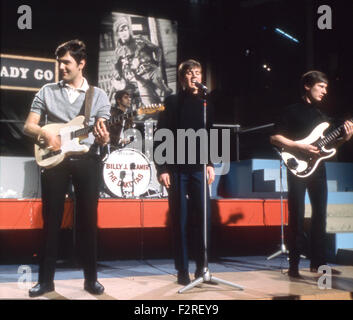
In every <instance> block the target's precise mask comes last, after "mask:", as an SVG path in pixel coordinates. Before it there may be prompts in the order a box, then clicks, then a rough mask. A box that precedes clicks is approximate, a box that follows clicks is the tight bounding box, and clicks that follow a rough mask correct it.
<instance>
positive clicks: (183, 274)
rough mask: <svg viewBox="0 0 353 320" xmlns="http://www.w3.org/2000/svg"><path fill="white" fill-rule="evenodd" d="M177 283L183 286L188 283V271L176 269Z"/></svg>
mask: <svg viewBox="0 0 353 320" xmlns="http://www.w3.org/2000/svg"><path fill="white" fill-rule="evenodd" d="M177 282H178V284H181V285H183V286H186V285H188V284H189V283H190V282H191V281H190V276H189V272H187V271H178V281H177Z"/></svg>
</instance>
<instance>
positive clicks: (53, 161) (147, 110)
mask: <svg viewBox="0 0 353 320" xmlns="http://www.w3.org/2000/svg"><path fill="white" fill-rule="evenodd" d="M164 109H165V107H164V106H163V105H161V104H152V105H148V106H143V107H140V108H138V109H136V110H133V111H130V112H127V113H123V114H121V115H119V116H117V117H116V118H115V119H114V121H111V120H107V121H106V123H105V124H106V126H107V128H109V127H111V126H113V125H115V124H117V123H121V122H122V121H123V120H124V119H125V120H126V119H129V118H132V117H134V116H137V115H142V114H153V113H156V112H160V111H163V110H164ZM84 121H85V117H84V116H78V117H76V118H74V119H72V120H71V121H69V122H68V123H51V124H47V125H45V126H43V129H45V130H48V131H51V132H53V133H56V134H57V135H58V136H60V140H61V148H60V149H59V150H56V151H53V150H51V148H50V147H48V146H46V145H45V142H44V139H40V140H39V142H38V143H37V144H35V145H34V156H35V159H36V162H37V164H38V165H39V166H40V167H43V168H47V169H48V168H52V167H55V166H56V165H58V164H59V163H61V162H62V161H63V160H64V159H65V158H66V157H67V156H68V155H72V154H83V153H86V152H88V150H89V147H88V146H87V145H84V144H81V143H80V141H81V140H83V139H85V138H87V137H88V134H89V133H90V132H92V131H93V128H94V125H90V126H85V125H84Z"/></svg>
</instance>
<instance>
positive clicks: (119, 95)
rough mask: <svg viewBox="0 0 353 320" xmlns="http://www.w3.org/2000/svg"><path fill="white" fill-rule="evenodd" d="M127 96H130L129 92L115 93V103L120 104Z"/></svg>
mask: <svg viewBox="0 0 353 320" xmlns="http://www.w3.org/2000/svg"><path fill="white" fill-rule="evenodd" d="M126 94H128V95H130V94H129V92H128V91H126V90H119V91H117V92H116V93H115V95H114V100H115V102H118V100H120V99H121V98H122V97H123V96H124V95H126Z"/></svg>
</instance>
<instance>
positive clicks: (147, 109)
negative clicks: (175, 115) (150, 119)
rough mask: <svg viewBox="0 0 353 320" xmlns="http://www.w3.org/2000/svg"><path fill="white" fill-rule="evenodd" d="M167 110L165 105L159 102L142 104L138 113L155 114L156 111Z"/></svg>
mask: <svg viewBox="0 0 353 320" xmlns="http://www.w3.org/2000/svg"><path fill="white" fill-rule="evenodd" d="M164 110H165V106H164V105H163V104H161V103H159V104H149V105H147V106H142V107H140V108H138V109H137V110H136V113H137V114H138V115H140V114H153V113H156V112H161V111H164Z"/></svg>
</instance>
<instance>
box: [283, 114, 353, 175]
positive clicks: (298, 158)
mask: <svg viewBox="0 0 353 320" xmlns="http://www.w3.org/2000/svg"><path fill="white" fill-rule="evenodd" d="M350 121H353V119H351V120H350ZM329 126H330V124H329V123H328V122H323V123H321V124H319V125H318V126H316V127H315V129H314V130H313V131H312V132H311V133H310V134H309V135H308V136H307V137H306V138H305V139H302V140H298V141H296V142H299V143H304V144H311V145H312V146H315V147H317V148H318V149H319V150H320V153H318V154H310V155H309V154H305V153H296V154H291V153H289V152H285V151H283V150H282V151H281V152H280V155H281V158H282V160H283V163H284V164H285V166H286V167H287V168H288V169H289V170H290V171H291V172H292V173H293V174H294V175H295V176H297V177H299V178H306V177H308V176H310V175H311V174H312V173H313V172H314V171H315V170H316V168H317V167H318V165H319V163H320V162H321V161H322V160H324V159H328V158H331V157H333V156H334V155H335V154H336V148H333V147H332V148H329V149H326V147H327V146H328V145H330V144H333V143H335V142H336V140H337V139H338V138H340V137H342V135H343V133H344V126H343V124H342V125H341V126H339V127H338V128H336V129H335V130H333V131H331V132H329V133H328V134H324V132H325V130H326V129H327V128H328V127H329Z"/></svg>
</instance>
